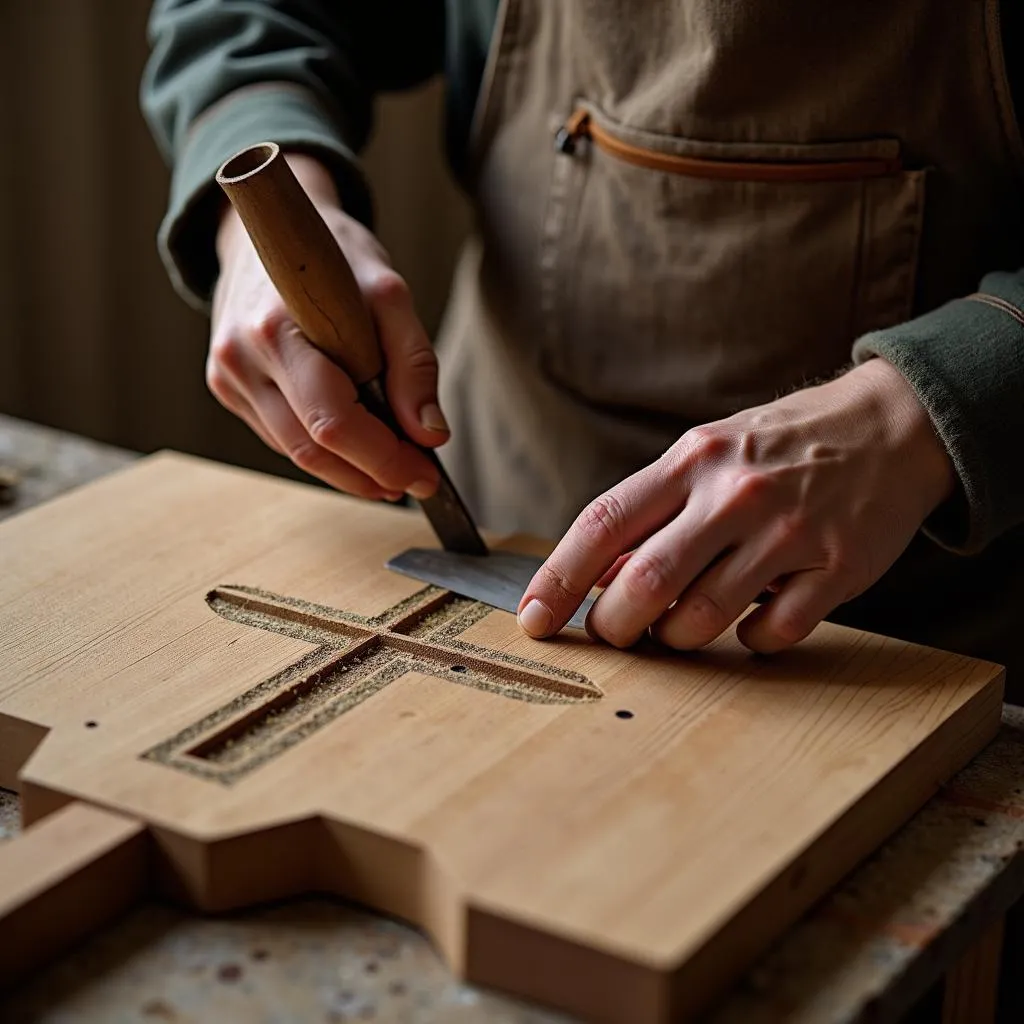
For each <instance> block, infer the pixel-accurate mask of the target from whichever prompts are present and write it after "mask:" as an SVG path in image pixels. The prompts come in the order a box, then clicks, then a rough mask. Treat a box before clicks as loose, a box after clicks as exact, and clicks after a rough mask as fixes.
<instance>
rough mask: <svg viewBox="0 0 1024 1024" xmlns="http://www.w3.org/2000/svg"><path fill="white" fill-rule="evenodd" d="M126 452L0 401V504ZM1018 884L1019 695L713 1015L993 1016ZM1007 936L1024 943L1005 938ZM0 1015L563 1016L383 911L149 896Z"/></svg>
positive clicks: (964, 1023)
mask: <svg viewBox="0 0 1024 1024" xmlns="http://www.w3.org/2000/svg"><path fill="white" fill-rule="evenodd" d="M135 458H137V456H135V455H134V454H132V453H129V452H125V451H120V450H118V449H114V448H110V447H108V446H105V445H100V444H97V443H95V442H91V441H87V440H85V439H82V438H76V437H72V436H70V435H67V434H62V433H59V432H57V431H53V430H50V429H47V428H43V427H38V426H34V425H31V424H27V423H22V422H19V421H16V420H12V419H9V418H6V417H2V416H0V518H3V517H5V516H8V515H11V514H14V513H16V512H17V511H19V510H21V509H23V508H28V507H30V506H31V505H34V504H37V503H38V502H41V501H44V500H46V499H48V498H50V497H53V496H55V495H57V494H59V493H62V492H64V491H66V490H69V489H70V488H72V487H75V486H77V485H78V484H81V483H84V482H86V481H88V480H91V479H94V478H96V477H99V476H102V475H104V474H106V473H109V472H112V471H114V470H116V469H118V468H120V467H122V466H125V465H127V464H128V463H130V462H131V461H132V460H133V459H135ZM18 828H19V825H18V802H17V797H16V796H15V795H14V794H11V793H6V792H4V791H2V790H0V842H2V841H3V840H4V839H6V838H10V837H11V836H13V835H15V834H16V833H17V831H18ZM1022 896H1024V711H1022V710H1020V709H1016V708H1012V707H1009V706H1007V707H1006V708H1005V709H1004V715H1003V726H1002V730H1001V732H1000V733H999V735H998V737H997V738H996V740H995V741H994V742H993V743H992V744H991V745H990V746H989V747H988V748H987V749H986V750H985V751H984V752H983V753H982V754H981V755H979V756H978V757H977V758H976V759H975V761H974V762H973V763H972V764H971V765H969V766H968V767H967V768H965V769H964V770H963V771H961V772H960V773H959V774H958V775H957V776H955V777H954V778H953V779H952V780H951V781H950V783H949V784H948V785H947V786H945V787H944V788H943V789H942V790H941V792H940V793H939V794H938V795H937V796H936V797H934V798H933V799H932V800H931V801H930V802H929V803H928V804H927V805H926V806H925V807H924V808H923V809H922V810H921V811H920V812H919V813H918V814H917V815H916V817H914V818H913V819H912V820H911V821H910V822H909V823H908V824H907V825H906V826H905V827H904V828H902V829H901V830H900V831H899V832H898V833H897V834H896V835H895V836H893V837H892V839H891V840H890V841H889V842H888V843H887V844H886V845H885V846H884V847H883V848H882V849H881V850H879V851H878V852H877V853H876V854H875V855H874V856H873V857H872V858H871V859H870V860H868V861H867V862H866V863H865V864H863V865H862V866H861V867H860V868H859V869H858V870H857V871H855V872H854V873H853V874H852V875H851V876H850V877H849V878H848V879H847V880H846V881H845V882H844V883H843V885H842V886H841V887H840V888H839V889H838V890H837V891H836V892H834V893H833V894H832V895H831V896H829V897H828V898H827V899H825V900H824V901H822V902H821V903H820V904H819V905H818V906H817V907H815V909H814V910H813V911H812V912H811V913H810V914H809V915H807V917H806V918H805V919H804V920H803V921H802V922H800V923H799V924H798V925H797V926H796V927H794V928H793V929H792V930H791V931H790V933H789V934H788V935H787V936H786V938H785V940H784V941H782V942H780V943H779V944H778V946H777V948H776V949H775V950H774V951H772V952H771V953H770V954H769V955H768V956H767V957H766V958H765V959H764V960H763V961H762V962H761V963H760V964H759V965H758V966H757V967H756V968H755V969H754V970H752V971H751V972H749V974H748V975H747V977H746V978H745V979H744V980H743V981H742V982H741V983H740V984H739V985H738V986H736V988H735V989H734V991H733V992H732V993H731V994H730V996H729V997H728V998H727V999H726V1000H725V1001H724V1003H723V1004H722V1005H721V1006H719V1007H718V1008H717V1009H716V1011H715V1012H714V1013H713V1014H712V1016H711V1020H712V1021H713V1022H714V1024H768V1022H777V1021H787V1022H799V1024H840V1022H843V1024H848V1022H856V1021H865V1022H866V1021H872V1022H880V1024H885V1022H897V1021H911V1020H912V1021H913V1022H914V1024H924V1022H926V1021H928V1022H931V1021H934V1022H936V1024H937V1022H938V1021H940V1020H941V1021H942V1022H943V1024H986V1022H989V1021H994V1020H995V1019H996V1012H995V996H996V986H997V974H998V965H999V958H1000V952H1001V949H1002V948H1003V945H1004V931H1005V929H1004V919H1005V915H1006V913H1007V911H1008V909H1009V908H1010V907H1011V906H1013V905H1014V904H1015V903H1017V902H1018V901H1020V900H1021V897H1022ZM1013 921H1014V919H1013V918H1011V926H1010V927H1011V928H1013V929H1017V930H1019V927H1020V926H1019V925H1016V924H1014V923H1013ZM1013 948H1014V949H1024V944H1021V943H1020V939H1019V938H1017V939H1015V940H1014V941H1013ZM1020 966H1022V967H1024V964H1021V965H1020ZM1007 973H1009V972H1007ZM1012 973H1013V974H1018V973H1020V971H1019V969H1015V970H1013V971H1012ZM1016 987H1017V988H1020V987H1021V983H1020V982H1019V981H1018V983H1017V986H1016ZM0 1019H2V1020H3V1021H5V1022H7V1021H11V1022H14V1021H22V1020H25V1021H29V1020H31V1021H36V1020H57V1019H60V1020H75V1021H82V1022H104V1024H106V1022H113V1021H120V1020H132V1021H138V1020H157V1021H159V1020H164V1021H218V1022H221V1021H235V1020H238V1021H253V1022H261V1021H267V1022H269V1021H305V1020H312V1021H333V1022H341V1021H357V1020H377V1021H394V1022H396V1024H398V1022H406V1024H426V1022H449V1021H450V1022H453V1024H477V1022H484V1021H486V1022H495V1024H506V1022H507V1024H512V1022H518V1024H554V1022H556V1021H564V1020H565V1018H563V1017H559V1016H556V1015H554V1014H551V1013H546V1012H542V1011H539V1010H535V1009H532V1008H530V1007H525V1006H523V1005H522V1004H519V1003H516V1002H514V1001H513V1000H510V999H507V998H504V997H501V996H498V995H495V994H493V993H488V992H482V991H478V990H475V989H473V988H470V987H468V986H465V985H462V984H460V983H458V982H457V981H456V980H454V979H453V978H452V976H451V975H450V974H449V972H448V971H447V969H446V968H445V967H444V965H443V964H442V963H441V961H440V959H439V957H438V956H437V955H436V954H435V952H434V951H433V949H432V948H431V946H430V945H429V943H428V942H427V940H426V939H425V938H423V937H422V936H421V935H420V934H419V933H417V932H416V931H414V930H412V929H410V928H408V927H406V926H404V925H402V924H400V923H398V922H395V921H391V920H388V919H385V918H382V917H380V916H378V915H374V914H371V913H367V912H365V911H362V910H359V909H356V908H354V907H351V906H349V905H346V904H344V903H342V902H341V901H338V900H328V899H315V898H307V899H302V900H294V901H289V902H287V903H284V904H279V905H274V906H270V907H263V908H259V909H255V910H251V911H247V912H244V913H238V914H232V915H230V916H226V917H218V918H201V917H198V916H194V915H191V914H189V913H187V912H183V911H181V910H179V909H175V908H172V907H170V906H164V905H159V904H152V905H148V906H144V907H142V908H140V909H138V910H135V911H132V912H131V913H130V914H129V915H128V916H127V917H126V918H124V919H123V920H121V921H120V922H119V923H117V924H116V925H114V926H112V927H110V928H108V929H107V930H106V931H104V932H102V933H100V934H98V935H97V936H95V937H94V938H93V939H91V940H89V941H88V942H87V943H86V944H85V945H84V946H83V947H81V948H80V949H79V950H77V951H76V952H74V953H73V954H71V955H69V956H67V957H65V958H64V959H63V960H62V961H60V962H58V963H56V964H54V965H53V966H51V967H49V968H47V969H46V970H44V971H43V972H41V973H39V974H37V975H35V976H34V977H33V978H31V979H29V980H28V981H27V983H26V984H25V985H23V986H22V987H21V988H20V989H18V990H17V991H15V992H13V993H10V994H8V996H7V997H6V998H5V999H0ZM1021 1020H1024V1000H1022V996H1021V994H1020V992H1019V991H1013V990H1012V988H1011V987H1007V986H1006V985H1005V984H1004V991H1003V1012H1002V1016H1001V1017H1000V1022H1001V1024H1003V1022H1007V1024H1008V1022H1011V1021H1012V1022H1015V1024H1016V1022H1019V1021H1021Z"/></svg>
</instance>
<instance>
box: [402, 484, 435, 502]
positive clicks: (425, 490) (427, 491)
mask: <svg viewBox="0 0 1024 1024" xmlns="http://www.w3.org/2000/svg"><path fill="white" fill-rule="evenodd" d="M436 490H437V484H436V483H431V482H430V481H429V480H417V481H416V483H414V484H412V486H410V487H407V488H406V489H405V493H406V494H408V495H409V496H410V497H411V498H416V499H418V500H422V499H423V498H430V497H432V496H433V494H434V492H435V491H436Z"/></svg>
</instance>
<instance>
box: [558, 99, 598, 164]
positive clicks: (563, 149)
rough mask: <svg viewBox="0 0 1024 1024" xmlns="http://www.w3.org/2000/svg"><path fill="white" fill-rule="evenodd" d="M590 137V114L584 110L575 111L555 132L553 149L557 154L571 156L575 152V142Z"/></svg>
mask: <svg viewBox="0 0 1024 1024" xmlns="http://www.w3.org/2000/svg"><path fill="white" fill-rule="evenodd" d="M589 137H590V114H589V113H587V111H585V110H576V111H574V112H573V114H572V116H571V117H570V118H569V119H568V120H567V121H566V122H565V124H563V125H562V127H561V128H559V129H558V131H557V132H555V149H556V150H557V151H558V152H559V153H565V154H566V155H567V156H572V155H573V153H575V152H576V140H577V139H584V138H589Z"/></svg>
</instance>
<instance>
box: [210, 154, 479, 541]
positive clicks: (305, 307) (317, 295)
mask: <svg viewBox="0 0 1024 1024" xmlns="http://www.w3.org/2000/svg"><path fill="white" fill-rule="evenodd" d="M217 184H218V185H220V187H221V188H222V189H223V190H224V192H225V194H226V195H227V197H228V199H229V200H230V201H231V204H232V206H234V208H235V210H237V211H238V216H239V217H240V218H241V221H242V224H243V225H244V226H245V230H246V231H247V232H248V234H249V237H250V238H251V239H252V243H253V245H254V246H255V247H256V252H257V253H258V254H259V257H260V260H261V261H262V262H263V266H264V267H265V268H266V271H267V274H268V275H269V277H270V280H271V281H273V283H274V286H275V287H276V288H277V290H278V291H279V292H280V293H281V297H282V299H284V303H285V306H286V307H287V309H288V312H289V313H290V314H291V316H292V318H293V319H294V320H295V322H296V324H298V326H299V328H300V329H301V330H302V332H303V334H305V336H306V337H307V338H308V339H309V340H310V342H312V344H314V345H315V346H316V347H317V348H318V349H320V351H321V352H323V353H324V354H325V355H327V356H328V357H329V358H330V359H332V360H333V361H334V362H335V363H337V364H338V365H339V366H340V367H341V368H342V369H343V370H344V371H345V372H346V373H347V374H348V375H349V376H350V377H351V378H352V380H353V381H354V382H355V384H356V387H357V388H358V390H359V398H360V401H361V402H362V403H363V405H365V406H366V408H367V409H368V410H369V411H370V412H372V413H373V414H374V415H375V416H377V417H378V418H379V419H381V420H383V421H384V423H386V424H387V425H388V427H390V428H391V430H393V431H394V432H395V433H396V434H397V435H398V436H399V438H401V439H402V440H403V441H408V442H409V443H410V444H413V443H414V442H412V441H411V440H410V439H409V437H408V436H407V435H406V434H405V432H404V431H403V430H402V428H401V427H400V426H399V424H398V420H397V419H396V417H395V414H394V412H393V410H392V409H391V406H390V404H389V403H388V400H387V392H386V390H385V386H384V374H385V371H386V368H385V366H384V356H383V353H382V351H381V347H380V343H379V341H378V339H377V333H376V331H375V329H374V326H373V321H372V320H371V318H370V313H369V310H368V309H367V307H366V304H365V302H364V301H363V297H362V295H361V293H360V291H359V287H358V285H357V284H356V280H355V277H354V276H353V274H352V268H351V267H350V266H349V265H348V261H347V260H346V259H345V256H344V254H343V253H342V251H341V248H340V247H339V246H338V243H337V241H336V240H335V238H334V236H333V235H332V234H331V231H330V229H329V228H328V227H327V224H326V223H325V222H324V219H323V218H322V217H321V216H320V214H319V212H318V211H317V209H316V207H315V206H314V205H313V203H312V201H311V200H310V198H309V196H308V195H307V194H306V192H305V190H304V189H303V187H302V186H301V185H300V184H299V181H298V179H297V178H296V177H295V175H294V174H293V173H292V170H291V168H290V167H289V166H288V164H287V162H286V160H285V158H284V155H283V154H282V153H281V150H280V148H279V147H278V146H277V144H276V143H273V142H264V143H260V144H259V145H256V146H250V147H249V148H248V149H245V150H243V151H242V152H241V153H237V154H236V155H235V156H233V157H232V158H231V159H230V160H228V161H227V162H226V163H225V164H224V165H223V166H222V167H221V169H220V170H219V171H218V172H217ZM417 447H419V446H417ZM420 450H421V451H422V452H423V453H424V454H425V455H426V456H427V458H429V459H430V460H431V461H432V462H433V463H434V465H435V466H436V467H437V469H438V472H439V474H440V479H441V483H440V485H439V487H438V489H437V492H436V494H434V496H433V497H431V498H425V499H423V500H421V501H420V503H419V504H420V507H421V508H422V509H423V511H424V512H425V513H426V516H427V518H428V519H429V520H430V525H431V526H432V527H433V528H434V532H435V533H436V534H437V537H438V540H440V542H441V545H442V546H443V547H444V548H445V550H447V551H453V552H458V553H460V554H467V555H485V554H487V545H486V544H485V543H484V540H483V538H482V537H481V536H480V533H479V531H478V530H477V528H476V525H475V523H474V522H473V518H472V516H471V515H470V514H469V511H468V509H467V508H466V506H465V504H464V503H463V501H462V499H461V498H460V497H459V494H458V492H457V491H456V489H455V485H454V484H453V483H452V481H451V480H450V479H449V477H448V474H447V473H446V472H445V471H444V468H443V467H442V466H441V463H440V461H439V460H438V458H437V455H436V453H435V452H433V451H432V450H430V449H429V448H420Z"/></svg>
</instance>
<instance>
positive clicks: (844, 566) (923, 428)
mask: <svg viewBox="0 0 1024 1024" xmlns="http://www.w3.org/2000/svg"><path fill="white" fill-rule="evenodd" d="M954 483H955V473H954V470H953V466H952V463H951V462H950V460H949V457H948V455H947V454H946V451H945V449H944V448H943V446H942V443H941V442H940V441H939V439H938V438H937V437H936V435H935V433H934V430H933V428H932V424H931V421H930V419H929V417H928V414H927V413H926V411H925V410H924V408H923V407H922V406H921V405H920V403H919V402H918V400H917V398H916V397H915V395H914V393H913V391H912V390H911V388H910V386H909V384H907V382H906V381H905V379H904V378H903V377H902V375H901V374H900V373H899V372H898V371H897V370H896V369H895V368H894V367H893V366H892V365H891V364H890V363H887V362H885V361H884V360H882V359H873V360H871V361H869V362H867V363H864V364H863V365H861V366H859V367H858V368H857V369H855V370H851V371H850V372H849V373H847V374H845V375H844V376H842V377H840V378H838V379H836V380H834V381H831V382H829V383H827V384H824V385H821V386H817V387H811V388H807V389H806V390H803V391H798V392H795V393H793V394H791V395H788V396H786V397H785V398H781V399H779V400H777V401H775V402H771V403H769V404H768V405H764V406H761V407H759V408H755V409H750V410H747V411H744V412H741V413H738V414H737V415H735V416H731V417H730V418H728V419H725V420H721V421H719V422H717V423H712V424H709V425H706V426H701V427H697V428H695V429H694V430H691V431H689V432H688V433H687V434H685V435H684V436H683V437H682V438H681V439H680V440H679V441H678V442H677V443H676V444H675V445H673V447H672V448H670V449H669V450H668V452H666V453H665V455H663V456H662V457H661V458H660V459H659V460H658V461H657V462H655V463H654V464H653V465H651V466H648V467H647V468H646V469H643V470H641V471H640V472H639V473H636V474H634V475H633V476H631V477H629V478H628V479H627V480H625V481H624V482H623V483H621V484H619V485H618V486H617V487H615V488H613V489H612V490H610V491H608V492H607V493H606V494H604V495H602V496H601V497H600V498H598V499H597V500H596V501H594V502H592V503H591V504H590V505H589V506H588V507H587V508H586V509H585V510H584V511H583V513H582V514H581V515H580V516H579V518H578V519H577V520H576V522H575V524H574V525H573V526H572V527H571V528H570V530H569V532H568V533H567V534H566V535H565V537H564V538H563V539H562V540H561V542H560V543H559V544H558V546H557V547H556V548H555V550H554V552H553V553H552V554H551V556H550V558H548V560H547V561H546V562H545V564H544V566H543V567H542V568H541V569H540V571H539V572H538V573H537V575H536V576H535V577H534V578H533V581H532V582H531V583H530V586H529V587H528V588H527V590H526V594H525V595H524V597H523V600H522V602H521V603H520V606H519V620H520V623H521V625H522V626H523V628H524V629H525V630H526V631H527V632H528V633H530V634H531V635H533V636H549V635H551V634H553V633H555V632H557V631H558V630H559V629H560V628H561V627H562V626H563V625H564V624H565V623H566V622H567V621H568V619H569V618H570V616H571V615H572V614H573V612H574V611H575V610H576V609H577V608H578V607H579V605H580V603H581V602H582V600H583V598H584V597H585V596H586V595H587V593H588V592H589V591H590V589H591V588H592V587H593V586H595V585H599V586H603V587H605V589H604V590H603V591H602V593H601V594H600V596H599V597H598V599H597V601H596V603H595V604H594V607H593V609H592V610H591V612H590V615H589V616H588V619H587V630H588V632H590V633H591V635H592V636H594V637H598V638H602V639H604V640H606V641H608V642H609V643H611V644H613V645H614V646H616V647H629V646H630V645H632V644H634V643H635V642H636V641H637V640H639V639H640V637H641V636H643V635H644V633H646V632H647V630H648V629H650V630H651V632H652V634H653V635H654V636H655V637H656V638H657V639H659V640H661V641H662V642H664V643H666V644H668V645H669V646H671V647H675V648H679V649H681V650H689V649H693V648H698V647H701V646H703V645H704V644H707V643H710V642H711V641H712V640H714V639H715V638H716V637H717V636H718V635H719V634H721V633H722V632H723V631H724V630H725V629H726V628H727V627H728V626H729V625H730V624H731V623H732V622H734V621H735V620H736V619H737V618H739V617H740V616H741V615H743V613H744V612H745V611H746V609H747V608H748V607H749V606H750V604H751V602H753V601H754V599H755V598H757V597H758V595H760V594H762V593H764V592H765V591H766V590H771V591H773V595H772V596H771V598H770V600H768V601H766V602H765V603H764V604H762V605H760V606H759V607H757V608H756V609H755V610H753V611H751V612H750V613H749V614H748V615H747V616H746V617H745V618H744V619H743V621H742V622H741V623H740V624H739V626H738V627H737V633H738V636H739V639H740V640H741V641H742V642H743V643H744V644H746V646H747V647H749V648H751V649H752V650H754V651H759V652H762V653H770V652H773V651H778V650H781V649H782V648H784V647H787V646H789V645H791V644H794V643H796V642H798V641H799V640H802V639H803V638H804V637H806V636H807V634H808V633H810V632H811V630H812V629H814V627H815V626H816V625H817V624H818V623H819V622H820V621H821V620H822V619H823V618H824V617H825V616H826V615H828V613H829V612H830V611H832V609H834V608H835V607H836V606H837V605H839V604H841V603H842V602H844V601H847V600H849V599H850V598H852V597H854V596H856V595H857V594H859V593H861V592H862V591H864V590H866V589H867V588H868V587H869V586H870V585H871V584H872V583H874V582H875V581H876V580H877V579H878V578H879V577H880V576H881V575H882V574H883V573H884V572H885V571H886V570H887V569H888V568H889V567H890V566H891V565H892V563H893V562H894V561H895V560H896V559H897V557H898V556H899V555H900V553H901V552H902V551H903V550H904V549H905V548H906V547H907V545H908V544H909V543H910V541H911V539H912V537H913V536H914V534H915V533H916V532H917V530H918V529H919V528H920V526H921V524H922V523H923V522H924V520H925V519H926V518H927V517H928V515H929V514H930V513H931V512H932V511H933V510H934V509H935V508H937V507H938V505H939V504H941V502H942V501H943V500H944V499H945V498H946V497H948V496H949V495H950V494H951V493H952V490H953V487H954ZM634 548H635V550H633V549H634Z"/></svg>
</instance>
